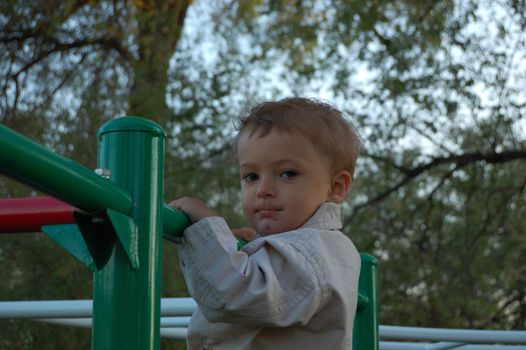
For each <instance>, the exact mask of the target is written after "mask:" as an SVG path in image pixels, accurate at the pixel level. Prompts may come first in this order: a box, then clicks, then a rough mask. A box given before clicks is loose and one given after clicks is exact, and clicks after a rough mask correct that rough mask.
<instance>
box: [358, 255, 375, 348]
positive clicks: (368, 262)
mask: <svg viewBox="0 0 526 350" xmlns="http://www.w3.org/2000/svg"><path fill="white" fill-rule="evenodd" d="M360 258H361V260H362V263H361V270H360V279H359V282H358V293H359V294H360V297H361V300H359V302H358V309H357V312H356V317H355V318H354V330H353V350H378V347H379V337H378V286H377V282H378V260H377V259H376V258H375V257H374V256H372V255H369V254H365V253H360Z"/></svg>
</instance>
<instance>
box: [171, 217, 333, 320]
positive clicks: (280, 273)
mask: <svg viewBox="0 0 526 350" xmlns="http://www.w3.org/2000/svg"><path fill="white" fill-rule="evenodd" d="M287 234H289V233H287ZM304 236H305V237H304ZM308 241H309V237H308V232H307V233H303V232H302V233H301V239H299V240H286V239H261V240H258V241H254V242H251V243H250V244H249V245H248V246H246V248H244V249H243V250H242V251H237V248H236V239H235V237H234V236H233V234H232V232H231V230H230V228H229V227H228V225H227V224H226V222H225V221H224V219H222V218H220V217H211V218H206V219H203V220H200V221H199V222H197V223H195V224H194V225H192V226H190V227H189V228H187V230H186V231H185V235H184V238H183V239H182V240H181V242H180V243H179V244H178V245H177V247H178V251H179V256H180V259H181V267H182V270H183V274H184V277H185V280H186V284H187V287H188V289H189V291H190V294H191V295H192V297H193V298H194V299H195V300H196V302H197V304H198V306H199V309H200V310H201V312H202V313H203V315H204V316H205V317H206V318H207V320H208V321H210V322H228V323H243V324H245V325H254V326H280V327H285V326H290V325H295V324H306V323H307V322H308V321H309V320H310V319H311V317H312V316H313V315H314V314H315V313H316V311H317V310H318V309H319V308H320V307H321V306H322V305H323V303H324V299H326V296H327V291H326V290H323V286H324V283H323V281H322V278H321V271H320V268H319V261H318V259H319V257H318V256H317V255H316V254H315V252H313V251H312V250H309V249H308V247H307V242H308Z"/></svg>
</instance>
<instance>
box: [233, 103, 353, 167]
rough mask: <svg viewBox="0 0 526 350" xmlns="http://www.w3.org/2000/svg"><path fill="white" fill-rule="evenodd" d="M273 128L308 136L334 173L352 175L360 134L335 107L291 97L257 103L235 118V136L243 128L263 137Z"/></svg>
mask: <svg viewBox="0 0 526 350" xmlns="http://www.w3.org/2000/svg"><path fill="white" fill-rule="evenodd" d="M274 128H275V129H277V130H279V131H285V132H288V133H298V134H301V135H303V136H305V137H307V139H309V140H310V141H311V142H312V144H313V145H314V147H315V149H316V150H317V151H318V152H320V154H321V155H322V156H323V157H327V158H328V159H329V163H330V166H331V170H332V172H333V173H335V172H337V171H340V170H347V171H349V172H350V174H351V176H353V175H354V169H355V166H356V159H357V158H358V155H359V153H360V150H361V148H362V147H361V142H360V136H359V135H358V133H357V131H356V129H355V128H354V126H353V125H352V124H351V122H350V121H349V120H347V119H346V118H345V116H344V115H343V113H342V112H341V111H339V110H338V109H337V108H335V107H333V106H331V105H330V104H328V103H325V102H321V101H318V100H314V99H307V98H301V97H292V98H286V99H283V100H279V101H270V102H264V103H261V104H258V105H256V106H254V107H253V108H251V109H250V110H248V111H247V112H246V113H244V114H242V115H241V116H240V117H239V118H238V120H237V130H238V139H239V135H241V133H242V132H245V131H248V132H250V135H253V134H255V133H256V132H258V133H259V137H263V136H266V135H267V134H268V133H270V132H271V130H273V129H274ZM236 147H237V140H236Z"/></svg>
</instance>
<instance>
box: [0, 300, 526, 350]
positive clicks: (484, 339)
mask: <svg viewBox="0 0 526 350" xmlns="http://www.w3.org/2000/svg"><path fill="white" fill-rule="evenodd" d="M92 304H93V303H92V301H91V300H44V301H4V302H0V319H2V318H26V319H27V318H30V319H47V320H46V322H51V321H50V320H49V319H58V320H55V321H54V322H53V323H60V324H65V322H69V323H68V324H70V325H77V326H83V325H82V324H83V323H84V324H85V323H86V322H89V323H91V321H90V320H89V319H91V315H92ZM196 308H197V304H196V302H195V301H194V300H193V299H192V298H162V299H161V315H162V316H163V317H162V318H161V324H162V327H163V329H165V330H166V328H167V327H185V326H186V325H187V324H188V320H189V317H188V316H190V315H191V314H192V313H193V311H194V310H195V309H196ZM169 316H170V317H173V316H179V318H178V319H177V320H176V318H174V319H172V320H170V319H169V318H167V317H169ZM181 316H183V317H186V319H185V320H184V321H183V320H182V319H181V318H180V317H181ZM61 319H69V320H61ZM82 319H85V320H82ZM163 320H164V321H163ZM84 326H85V327H88V325H84ZM166 331H167V332H164V333H165V334H167V336H170V334H174V335H177V336H180V335H182V331H181V330H180V329H176V330H174V331H173V332H168V330H166ZM379 335H380V339H381V340H384V341H385V340H408V341H427V342H428V343H427V345H425V346H426V347H425V348H422V344H425V343H420V344H419V343H414V344H417V345H418V346H419V347H418V349H425V350H439V349H442V350H445V349H446V348H448V346H449V348H448V349H452V348H455V347H456V346H455V345H452V344H449V345H448V344H447V342H451V343H467V344H496V343H500V344H517V345H518V344H522V347H521V346H519V349H522V350H526V331H505V330H503V331H500V330H499V331H497V330H472V329H451V328H426V327H401V326H386V325H380V329H379ZM432 342H445V343H442V344H441V343H432ZM389 343H390V344H391V345H389V346H397V345H396V344H397V343H396V342H389ZM403 344H404V346H406V348H407V347H408V346H409V344H411V343H403ZM466 346H467V345H466ZM466 346H462V347H459V349H462V350H465V349H466ZM469 346H474V345H469ZM433 347H436V348H434V349H433ZM443 347H445V348H443ZM407 349H408V350H410V349H409V348H407ZM492 349H494V348H492Z"/></svg>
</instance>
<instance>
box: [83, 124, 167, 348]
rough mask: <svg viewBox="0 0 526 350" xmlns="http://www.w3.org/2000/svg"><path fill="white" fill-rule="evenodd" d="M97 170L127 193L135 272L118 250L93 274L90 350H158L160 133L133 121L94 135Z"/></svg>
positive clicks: (156, 128) (108, 126)
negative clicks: (135, 234) (135, 244)
mask: <svg viewBox="0 0 526 350" xmlns="http://www.w3.org/2000/svg"><path fill="white" fill-rule="evenodd" d="M98 137H99V159H98V167H99V168H101V169H107V170H109V174H111V175H110V180H111V181H113V182H116V183H117V184H118V185H121V186H122V187H124V188H125V189H127V190H128V191H129V193H130V196H131V199H132V210H131V214H130V216H131V218H132V219H133V220H134V221H135V224H136V227H137V232H138V247H137V253H138V260H139V265H138V266H139V267H138V268H137V269H134V268H133V267H132V266H131V265H130V262H129V259H128V258H127V255H126V253H125V251H124V249H123V248H122V247H121V245H120V244H118V243H117V244H115V245H114V249H113V252H112V255H111V257H110V259H109V261H108V263H107V264H106V266H105V267H104V268H103V269H102V270H100V271H98V272H95V273H94V289H93V294H94V295H93V333H92V338H93V339H92V348H93V349H95V350H110V349H111V350H119V349H122V350H147V349H151V350H154V349H159V346H160V345H159V344H160V343H159V336H160V330H159V322H160V321H159V320H160V291H161V245H162V226H163V223H162V217H163V203H162V197H163V160H164V137H165V134H164V130H163V129H162V128H161V127H159V126H158V125H157V124H155V123H153V122H151V121H148V120H145V119H140V118H136V117H124V118H119V119H115V120H112V121H110V122H108V123H106V124H105V125H103V126H102V127H101V128H100V129H99V134H98Z"/></svg>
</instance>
